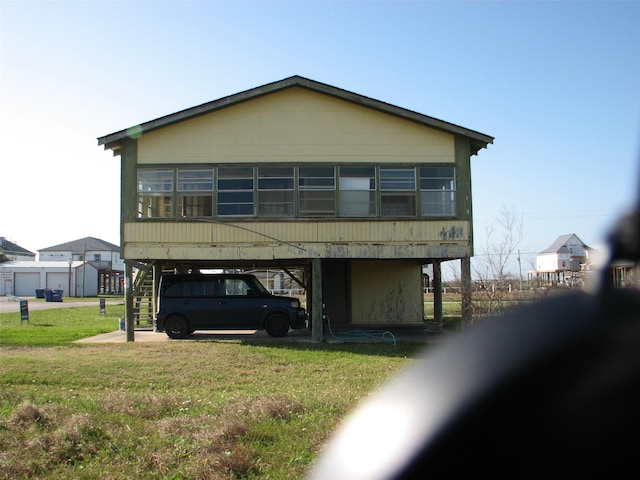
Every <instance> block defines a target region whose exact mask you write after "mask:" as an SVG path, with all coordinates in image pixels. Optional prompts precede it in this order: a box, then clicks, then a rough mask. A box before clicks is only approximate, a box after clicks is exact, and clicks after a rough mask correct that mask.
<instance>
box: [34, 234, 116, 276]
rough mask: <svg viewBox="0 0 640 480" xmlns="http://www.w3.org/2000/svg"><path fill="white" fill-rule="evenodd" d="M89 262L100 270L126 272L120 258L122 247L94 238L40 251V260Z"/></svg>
mask: <svg viewBox="0 0 640 480" xmlns="http://www.w3.org/2000/svg"><path fill="white" fill-rule="evenodd" d="M69 259H71V260H74V261H75V260H78V261H87V262H91V263H93V264H95V265H96V266H97V267H98V268H99V269H109V270H117V271H124V262H123V261H122V259H121V258H120V247H119V246H118V245H114V244H113V243H109V242H107V241H105V240H100V239H99V238H94V237H85V238H81V239H79V240H73V241H71V242H67V243H61V244H60V245H54V246H53V247H47V248H43V249H41V250H38V260H40V261H41V262H42V261H54V262H67V263H68V262H69Z"/></svg>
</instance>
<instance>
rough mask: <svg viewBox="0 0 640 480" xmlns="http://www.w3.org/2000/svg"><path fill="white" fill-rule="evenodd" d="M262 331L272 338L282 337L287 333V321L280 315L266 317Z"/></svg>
mask: <svg viewBox="0 0 640 480" xmlns="http://www.w3.org/2000/svg"><path fill="white" fill-rule="evenodd" d="M264 329H265V330H266V331H267V333H268V334H269V335H271V336H272V337H284V336H286V335H287V333H288V332H289V319H288V318H287V317H286V316H285V315H282V314H281V313H274V314H273V315H269V317H267V320H266V322H265V325H264Z"/></svg>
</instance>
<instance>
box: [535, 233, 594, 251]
mask: <svg viewBox="0 0 640 480" xmlns="http://www.w3.org/2000/svg"><path fill="white" fill-rule="evenodd" d="M572 238H575V239H576V240H577V241H578V243H579V244H581V245H582V247H583V248H584V249H585V250H591V248H590V247H588V246H587V244H586V243H584V242H583V241H582V240H580V239H579V238H578V236H577V235H576V234H575V233H568V234H566V235H560V236H559V237H558V238H556V240H555V242H553V243H552V244H551V246H549V247H547V248H546V249H544V250H543V251H541V252H540V253H539V255H543V254H546V253H568V252H569V249H568V248H567V246H566V245H567V243H569V240H571V239H572Z"/></svg>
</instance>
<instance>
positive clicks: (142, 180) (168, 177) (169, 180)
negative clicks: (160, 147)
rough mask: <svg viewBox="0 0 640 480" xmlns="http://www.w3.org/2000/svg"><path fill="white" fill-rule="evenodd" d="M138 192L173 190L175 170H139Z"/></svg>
mask: <svg viewBox="0 0 640 480" xmlns="http://www.w3.org/2000/svg"><path fill="white" fill-rule="evenodd" d="M138 192H141V193H142V192H146V193H150V192H173V170H154V169H139V170H138Z"/></svg>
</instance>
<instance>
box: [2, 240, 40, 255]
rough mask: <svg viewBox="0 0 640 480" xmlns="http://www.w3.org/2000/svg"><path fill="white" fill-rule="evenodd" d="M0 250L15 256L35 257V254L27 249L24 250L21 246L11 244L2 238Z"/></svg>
mask: <svg viewBox="0 0 640 480" xmlns="http://www.w3.org/2000/svg"><path fill="white" fill-rule="evenodd" d="M0 250H2V251H3V252H4V253H6V254H9V253H11V254H14V255H33V256H34V257H35V255H36V254H35V253H33V252H30V251H29V250H27V249H26V248H22V247H21V246H20V245H18V244H16V243H13V242H10V241H9V240H7V239H6V238H4V237H0Z"/></svg>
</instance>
